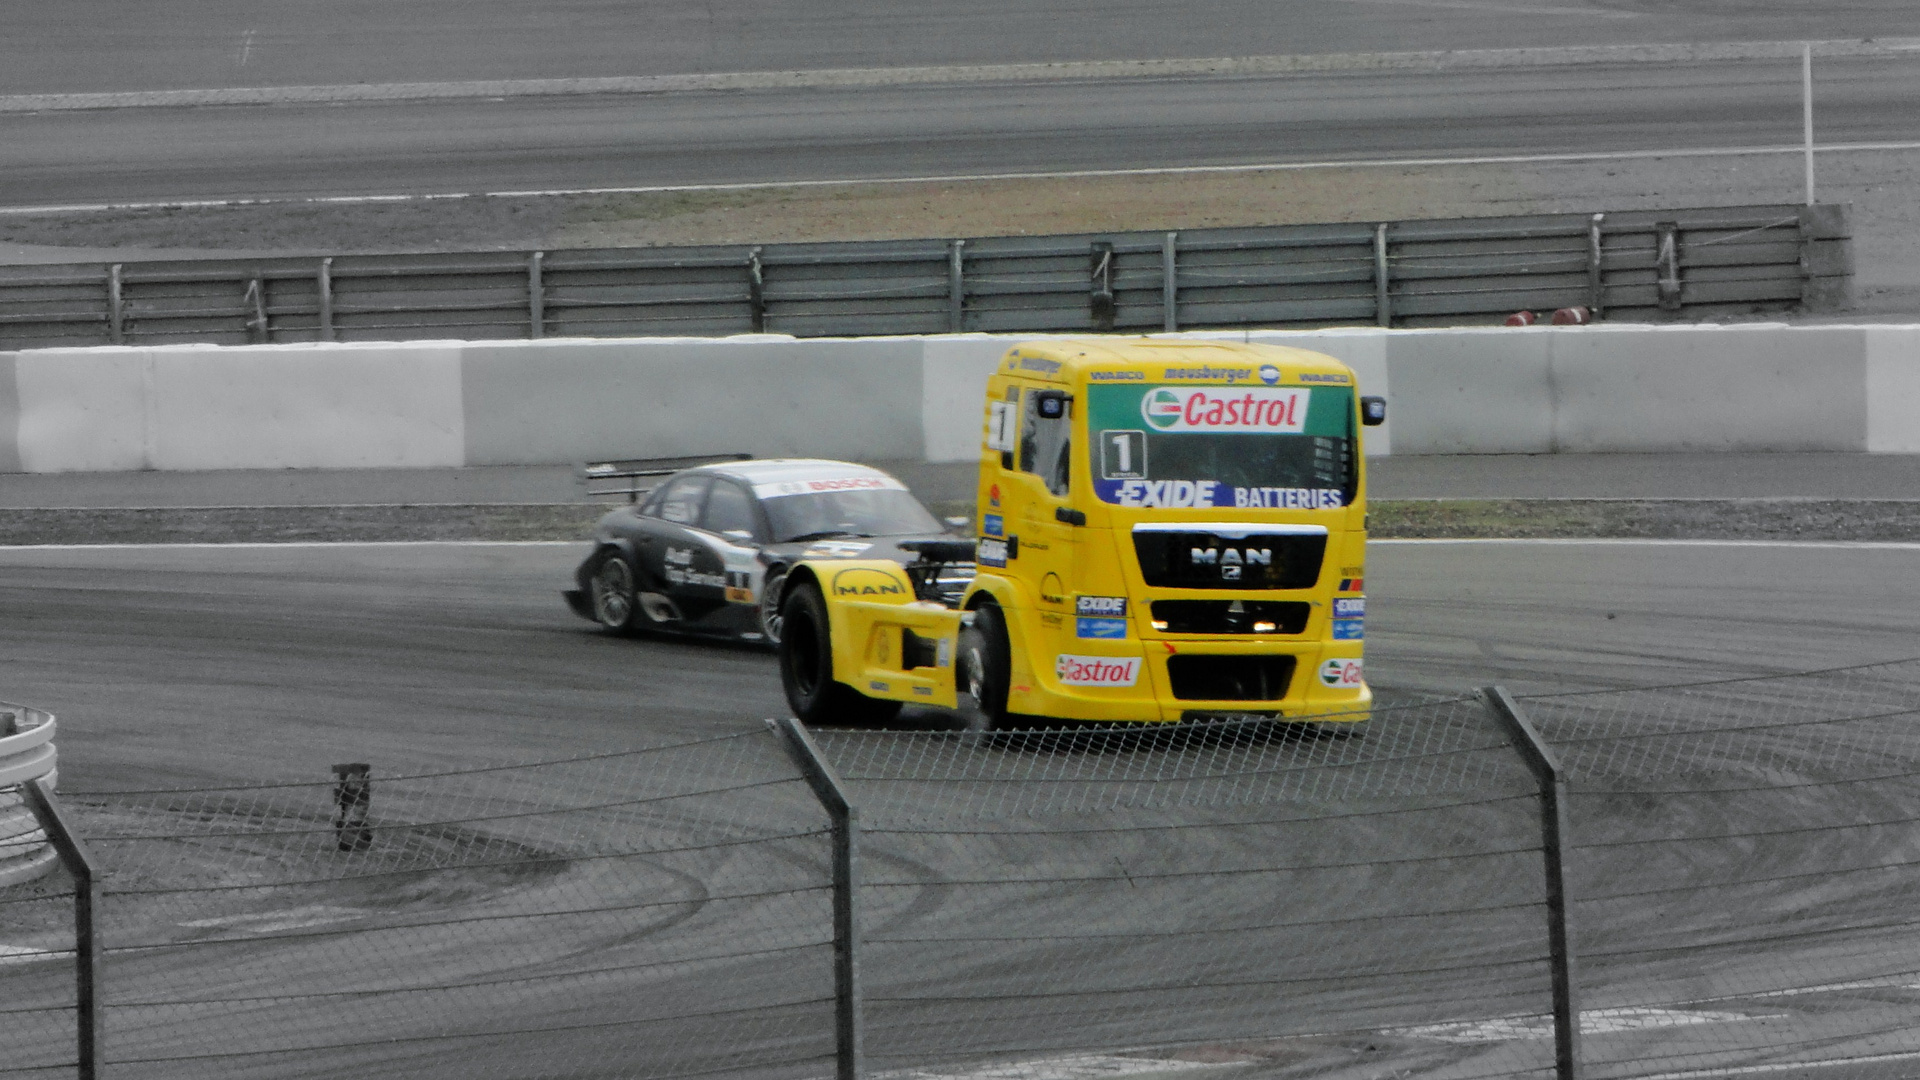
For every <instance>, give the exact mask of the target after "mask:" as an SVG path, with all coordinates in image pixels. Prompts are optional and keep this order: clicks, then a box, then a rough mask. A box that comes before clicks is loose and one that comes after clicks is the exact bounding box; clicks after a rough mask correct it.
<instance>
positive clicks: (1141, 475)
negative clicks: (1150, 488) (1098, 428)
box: [1100, 430, 1147, 480]
mask: <svg viewBox="0 0 1920 1080" xmlns="http://www.w3.org/2000/svg"><path fill="white" fill-rule="evenodd" d="M1100 478H1101V479H1103V480H1144V479H1146V478H1147V433H1146V432H1144V431H1131V430H1129V431H1103V432H1101V433H1100Z"/></svg>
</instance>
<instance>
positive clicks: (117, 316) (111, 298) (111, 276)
mask: <svg viewBox="0 0 1920 1080" xmlns="http://www.w3.org/2000/svg"><path fill="white" fill-rule="evenodd" d="M125 326H126V320H125V318H124V313H123V311H122V307H121V300H120V264H119V263H114V264H113V265H112V266H109V267H107V340H108V341H110V342H112V343H113V344H115V345H119V344H122V342H123V340H124V334H125V330H124V329H123V328H124V327H125Z"/></svg>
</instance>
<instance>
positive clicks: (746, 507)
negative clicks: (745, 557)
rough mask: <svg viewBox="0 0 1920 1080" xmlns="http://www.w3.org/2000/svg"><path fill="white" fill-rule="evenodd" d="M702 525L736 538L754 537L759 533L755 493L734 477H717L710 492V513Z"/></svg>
mask: <svg viewBox="0 0 1920 1080" xmlns="http://www.w3.org/2000/svg"><path fill="white" fill-rule="evenodd" d="M701 527H702V528H704V529H706V530H707V531H708V532H716V533H721V534H723V535H726V536H731V537H732V538H734V539H736V540H752V539H755V538H756V537H757V536H758V535H759V531H760V530H759V529H758V528H756V521H755V518H754V513H753V496H752V495H749V494H748V493H747V490H746V489H745V488H743V487H741V486H740V485H739V484H736V483H733V482H732V481H730V480H715V481H714V482H713V490H711V491H709V492H707V513H706V516H705V517H704V518H702V519H701Z"/></svg>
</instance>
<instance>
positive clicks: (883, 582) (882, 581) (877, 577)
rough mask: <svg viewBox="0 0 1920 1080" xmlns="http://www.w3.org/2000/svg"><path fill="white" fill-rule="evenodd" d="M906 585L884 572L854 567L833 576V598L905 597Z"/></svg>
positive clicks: (864, 567)
mask: <svg viewBox="0 0 1920 1080" xmlns="http://www.w3.org/2000/svg"><path fill="white" fill-rule="evenodd" d="M906 594H907V586H906V583H905V582H903V581H901V580H900V579H899V578H896V577H894V576H893V575H892V574H889V573H887V572H886V571H884V570H875V569H873V568H871V567H866V566H856V567H854V568H853V569H851V570H842V571H840V572H839V573H837V574H835V575H833V595H835V596H905V595H906Z"/></svg>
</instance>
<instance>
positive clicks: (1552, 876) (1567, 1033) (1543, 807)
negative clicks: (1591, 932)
mask: <svg viewBox="0 0 1920 1080" xmlns="http://www.w3.org/2000/svg"><path fill="white" fill-rule="evenodd" d="M1480 693H1481V696H1482V698H1483V699H1484V700H1485V701H1486V703H1487V710H1488V711H1489V712H1491V713H1492V714H1493V718H1494V719H1495V720H1496V721H1498V722H1499V724H1500V726H1501V728H1503V729H1504V730H1505V731H1506V733H1507V737H1508V738H1509V739H1511V740H1512V741H1513V748H1514V750H1515V751H1516V752H1517V753H1519V755H1520V758H1521V760H1522V761H1524V762H1526V765H1527V769H1528V771H1530V772H1532V773H1533V778H1534V781H1535V782H1536V783H1538V784H1539V785H1540V847H1541V859H1542V861H1543V862H1544V863H1545V864H1546V877H1547V880H1546V897H1547V944H1548V948H1549V949H1550V951H1551V953H1552V956H1551V963H1552V967H1553V1050H1554V1075H1555V1076H1556V1077H1557V1078H1558V1080H1579V1077H1580V994H1579V986H1578V984H1577V983H1576V982H1575V979H1574V955H1573V928H1572V926H1570V925H1569V919H1568V915H1567V860H1566V853H1567V850H1568V849H1569V848H1570V847H1572V844H1573V823H1572V818H1571V817H1570V816H1569V814H1568V807H1567V781H1566V774H1565V772H1563V771H1562V770H1561V768H1560V761H1559V759H1558V758H1556V757H1554V756H1553V750H1552V748H1550V747H1549V746H1548V745H1547V742H1546V740H1545V739H1542V738H1541V737H1540V733H1539V732H1538V731H1536V730H1534V727H1533V724H1531V723H1530V722H1528V720H1527V716H1526V714H1525V713H1523V712H1521V711H1520V704H1519V703H1518V702H1516V701H1514V700H1513V697H1512V695H1510V694H1508V693H1507V691H1506V689H1505V688H1504V687H1499V686H1489V687H1486V688H1484V689H1482V690H1481V691H1480Z"/></svg>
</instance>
